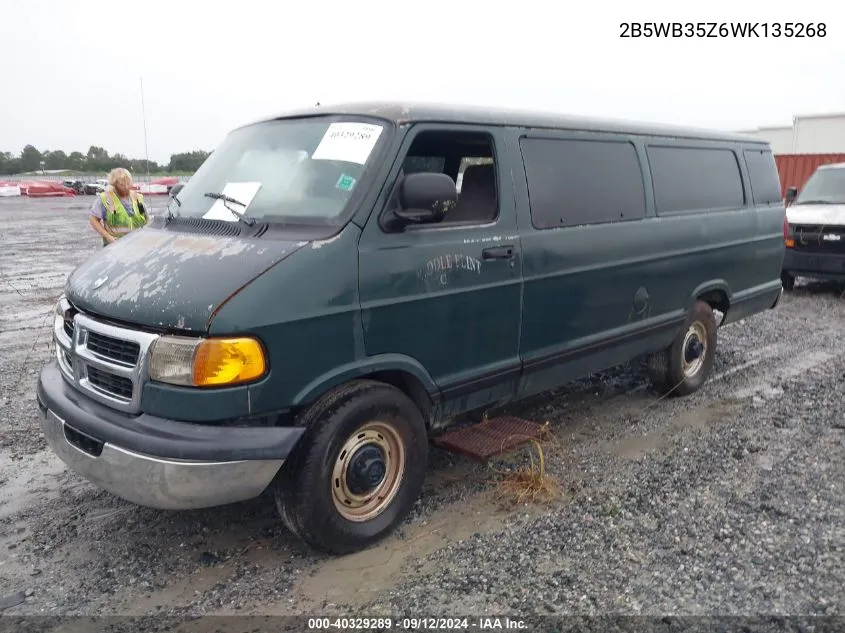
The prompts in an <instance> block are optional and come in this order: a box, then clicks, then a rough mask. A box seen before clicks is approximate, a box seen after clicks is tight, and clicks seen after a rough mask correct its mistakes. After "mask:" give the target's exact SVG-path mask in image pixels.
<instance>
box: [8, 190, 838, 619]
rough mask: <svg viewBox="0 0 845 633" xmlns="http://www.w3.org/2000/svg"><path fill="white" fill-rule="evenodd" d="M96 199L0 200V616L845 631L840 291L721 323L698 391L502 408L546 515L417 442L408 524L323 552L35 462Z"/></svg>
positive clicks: (638, 383)
mask: <svg viewBox="0 0 845 633" xmlns="http://www.w3.org/2000/svg"><path fill="white" fill-rule="evenodd" d="M89 202H90V198H79V199H54V200H43V199H42V200H26V199H0V241H2V243H3V245H4V248H3V249H2V251H0V359H2V368H3V371H2V372H0V420H1V421H2V422H0V423H2V426H1V427H0V429H1V430H0V612H2V613H3V614H4V615H6V616H11V615H91V614H101V615H103V614H123V615H156V614H158V615H166V616H172V617H181V616H185V615H195V614H217V615H226V614H251V615H269V614H279V615H282V614H309V615H325V614H337V615H351V614H364V613H366V614H370V615H375V614H394V615H402V616H432V615H488V614H491V613H493V614H511V615H522V616H528V615H544V614H585V615H591V614H648V615H664V614H674V615H747V614H781V615H786V614H804V615H845V598H843V593H842V587H843V586H845V504H843V501H845V492H844V491H845V477H843V475H845V416H843V411H845V392H843V388H842V386H843V379H845V298H843V295H842V288H841V287H838V286H836V285H832V284H819V283H810V282H807V281H806V280H799V285H798V286H797V287H796V290H795V292H793V293H791V294H789V295H785V296H784V299H783V301H782V302H781V305H780V306H778V308H777V309H776V310H774V311H770V312H768V313H766V314H762V315H759V316H755V317H753V318H751V319H748V320H746V321H745V322H743V323H739V324H735V325H730V326H726V327H725V328H724V329H722V330H720V333H719V349H718V352H717V358H716V363H715V367H714V373H713V375H712V377H711V380H710V381H709V383H708V384H707V385H706V386H705V388H703V389H702V390H701V391H700V392H699V393H697V394H695V395H693V396H690V397H687V398H681V399H671V398H669V399H659V398H657V397H656V396H655V395H654V393H653V392H651V390H650V389H649V388H648V386H647V384H646V383H645V381H644V379H643V378H642V376H641V375H640V374H639V372H636V371H633V370H631V369H629V368H626V367H622V368H618V369H615V370H613V371H609V372H605V373H603V374H601V375H597V376H593V377H591V378H590V379H587V380H582V381H579V382H577V383H573V384H572V385H569V386H568V387H567V388H566V389H562V390H560V391H559V392H557V393H554V394H546V395H544V396H542V397H538V398H534V399H532V400H530V401H527V402H524V403H521V404H520V405H518V406H514V407H511V409H510V411H511V412H513V413H515V414H518V415H522V416H524V417H526V418H528V419H532V420H535V421H538V422H544V421H547V420H548V421H550V422H551V426H552V428H553V430H554V433H555V442H554V443H553V445H549V446H547V447H546V450H545V457H546V458H547V469H548V472H549V474H550V475H553V476H554V477H555V478H556V480H557V481H558V482H559V484H560V494H559V496H558V497H557V498H556V499H555V500H553V501H551V502H550V503H548V504H546V505H542V504H520V505H518V506H515V507H513V506H510V507H504V508H503V507H502V504H501V499H499V497H498V495H497V480H498V479H500V477H501V474H502V472H504V471H506V470H507V469H513V468H516V467H519V466H523V465H525V464H526V463H527V461H528V452H527V449H526V450H524V451H522V452H519V451H517V452H515V453H513V454H511V455H509V456H507V457H505V458H502V459H499V460H497V461H495V462H493V463H491V464H489V465H486V466H482V465H477V464H475V463H472V462H470V461H468V460H466V459H463V458H460V457H457V456H454V455H451V454H448V453H445V452H442V451H439V450H436V449H432V450H433V451H434V452H433V464H432V467H431V469H430V473H429V477H428V481H427V484H426V490H425V492H424V494H423V497H422V499H421V500H420V502H419V503H418V504H417V506H416V508H415V511H414V513H413V516H411V517H410V518H409V520H408V521H407V522H406V523H405V524H404V525H403V526H402V528H401V529H400V530H399V532H398V533H397V534H396V535H395V536H394V537H391V538H390V539H388V540H387V541H385V542H384V543H382V544H381V545H379V546H377V547H374V548H372V549H370V550H367V551H365V552H360V553H357V554H353V555H351V556H347V557H342V558H327V557H323V556H319V555H315V554H314V553H312V552H309V551H307V550H305V549H303V548H302V547H300V546H299V545H298V544H297V543H296V542H294V541H293V540H292V539H291V538H290V537H289V536H288V534H287V533H286V532H285V531H284V529H283V528H282V527H281V525H280V523H279V521H278V520H277V518H276V514H275V509H274V507H273V505H272V503H271V502H270V501H269V500H268V499H266V498H262V499H258V500H255V501H252V502H248V503H243V504H237V505H233V506H229V507H225V508H218V509H214V510H207V511H192V512H162V511H154V510H149V509H144V508H138V507H135V506H132V505H131V504H128V503H126V502H123V501H122V500H120V499H117V498H115V497H113V496H111V495H109V494H107V493H104V492H100V491H98V490H97V489H96V488H95V487H94V486H92V485H90V484H88V483H87V482H86V481H85V480H83V479H82V478H80V477H78V476H77V475H75V474H74V473H71V472H68V471H67V470H66V469H65V468H64V467H63V465H62V464H61V462H60V461H59V460H58V459H57V458H55V457H54V456H53V455H52V453H51V452H50V451H49V450H47V448H46V443H45V442H44V440H43V439H42V438H41V435H40V430H39V426H38V417H37V416H38V413H37V408H36V406H35V401H34V397H35V396H34V389H35V387H34V383H35V377H36V373H37V371H38V369H39V367H40V366H41V364H42V363H43V362H44V361H45V360H46V359H47V358H48V357H49V349H48V342H49V326H48V319H49V313H50V309H51V307H52V305H53V303H54V301H55V299H56V297H57V296H58V294H59V293H60V291H61V287H62V285H63V283H64V279H65V277H66V275H67V274H68V273H69V272H70V271H71V270H72V269H73V267H74V266H75V265H77V264H78V263H80V262H81V261H82V260H84V259H85V258H86V257H88V256H89V255H90V254H91V253H93V252H94V251H95V249H97V248H98V241H97V239H96V236H95V235H94V233H93V232H92V231H91V230H90V229H88V228H87V226H86V224H85V223H86V207H87V205H88V204H89ZM162 203H163V201H161V200H156V202H155V203H154V205H156V204H157V205H159V206H161V205H162ZM9 603H17V604H14V606H8V604H9ZM4 607H5V610H3V608H4ZM127 630H128V629H127Z"/></svg>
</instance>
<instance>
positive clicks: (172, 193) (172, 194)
mask: <svg viewBox="0 0 845 633" xmlns="http://www.w3.org/2000/svg"><path fill="white" fill-rule="evenodd" d="M184 186H185V185H184V184H183V183H181V182H180V183H177V184H175V185H173V186H172V187H171V188H170V197H171V198H175V197H176V194H178V193H179V192H180V191H182V187H184Z"/></svg>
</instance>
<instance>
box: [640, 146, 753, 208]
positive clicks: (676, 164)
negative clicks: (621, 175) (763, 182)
mask: <svg viewBox="0 0 845 633" xmlns="http://www.w3.org/2000/svg"><path fill="white" fill-rule="evenodd" d="M647 153H648V162H649V165H650V167H651V177H652V180H653V182H654V204H655V208H656V210H657V214H658V215H660V214H661V213H683V212H688V213H696V212H698V211H704V210H720V209H736V208H739V207H742V206H744V205H745V192H744V191H743V187H742V175H741V174H740V171H739V163H738V162H737V158H736V154H734V152H733V151H732V150H729V149H713V148H705V147H667V146H654V145H652V146H649V147H648V149H647Z"/></svg>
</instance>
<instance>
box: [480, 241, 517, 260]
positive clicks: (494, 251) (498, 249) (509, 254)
mask: <svg viewBox="0 0 845 633" xmlns="http://www.w3.org/2000/svg"><path fill="white" fill-rule="evenodd" d="M481 258H482V259H513V245H512V244H508V245H507V246H491V247H490V248H485V249H484V250H482V251H481Z"/></svg>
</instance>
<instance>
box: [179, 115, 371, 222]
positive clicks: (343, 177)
mask: <svg viewBox="0 0 845 633" xmlns="http://www.w3.org/2000/svg"><path fill="white" fill-rule="evenodd" d="M385 136H386V134H385V131H384V126H382V125H379V124H378V123H373V122H369V121H367V122H365V121H361V120H351V119H348V118H341V117H317V118H306V119H279V120H274V121H266V122H262V123H257V124H253V125H249V126H246V127H243V128H239V129H237V130H234V131H233V132H231V133H230V134H229V135H228V136H227V137H226V138H225V139H224V140H223V142H222V143H221V144H220V146H219V147H218V148H217V149H215V150H214V152H212V153H211V155H210V156H209V157H208V158H207V159H206V161H205V162H204V163H203V164H202V165H201V166H200V168H199V169H198V170H197V172H196V173H195V174H194V175H193V176H192V177H191V178H190V180H188V183H187V184H186V185H185V187H184V188H183V189H182V190H181V191H180V192H179V193H178V202H179V203H180V204H179V205H178V206H177V205H176V204H172V205H171V208H172V210H173V211H174V214H175V215H177V216H182V217H194V218H209V219H221V220H228V221H232V222H235V221H237V218H236V216H235V215H233V214H232V213H231V212H230V211H229V210H228V209H227V206H228V207H229V208H231V209H234V210H235V211H237V212H240V213H242V214H244V215H246V216H248V217H250V218H254V219H256V220H258V221H266V222H274V221H275V222H293V223H301V224H324V223H332V221H333V220H334V219H336V218H337V217H338V216H340V215H341V214H342V213H343V212H344V210H345V209H346V207H347V204H348V203H349V200H350V198H351V197H352V195H353V193H354V192H355V191H356V189H357V188H359V187H360V183H361V180H362V178H364V177H365V175H366V173H367V171H369V167H370V164H371V163H372V162H373V157H375V156H376V155H377V153H378V149H379V148H380V145H381V144H382V143H383V142H384V137H385ZM219 194H223V195H224V196H226V197H228V198H229V199H234V200H237V201H239V202H241V203H243V204H242V205H241V204H233V203H232V202H225V201H223V200H219V199H218V198H219V197H220V195H219ZM213 196H216V197H213Z"/></svg>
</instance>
